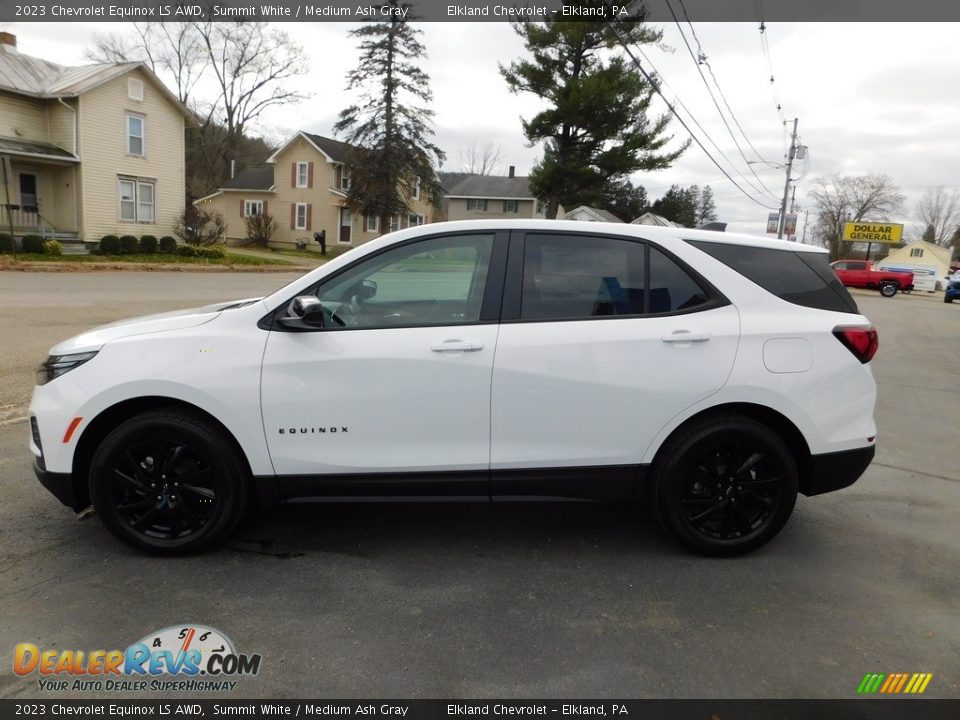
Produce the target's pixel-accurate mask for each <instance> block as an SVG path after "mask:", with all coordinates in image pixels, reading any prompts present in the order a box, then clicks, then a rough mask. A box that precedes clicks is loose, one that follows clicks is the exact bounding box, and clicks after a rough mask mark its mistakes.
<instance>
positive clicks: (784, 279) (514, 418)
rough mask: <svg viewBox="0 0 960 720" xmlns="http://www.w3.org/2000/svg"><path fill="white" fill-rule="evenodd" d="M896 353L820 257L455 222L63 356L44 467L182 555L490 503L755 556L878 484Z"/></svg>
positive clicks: (43, 441)
mask: <svg viewBox="0 0 960 720" xmlns="http://www.w3.org/2000/svg"><path fill="white" fill-rule="evenodd" d="M876 348H877V335H876V331H875V330H874V329H873V328H872V327H871V326H870V323H869V321H868V320H867V319H866V318H865V317H863V316H862V315H860V314H859V312H858V310H857V307H856V304H855V303H854V301H853V299H852V298H851V297H850V295H849V294H848V293H847V291H846V290H845V289H844V288H843V286H842V285H841V284H840V283H839V282H838V281H837V278H836V276H835V275H834V273H833V272H832V270H831V269H830V266H829V265H828V264H827V255H826V254H825V253H824V252H823V251H821V250H819V249H815V248H811V247H806V246H803V245H798V244H796V243H789V242H784V241H773V240H766V239H761V238H755V237H749V236H738V235H732V234H725V233H716V232H709V231H697V230H685V229H678V228H652V227H646V226H636V225H614V224H606V223H602V224H601V223H589V224H587V223H577V222H564V221H545V220H540V221H538V220H530V221H506V220H504V221H483V222H448V223H442V224H437V225H429V226H421V227H418V228H411V229H409V230H404V231H401V232H396V233H392V234H390V235H386V236H383V237H381V238H379V239H377V240H374V241H372V242H369V243H366V244H364V245H363V246H361V247H359V248H356V249H354V250H352V251H350V252H348V253H345V254H344V255H341V256H340V257H338V258H336V259H335V260H332V261H331V262H329V263H327V264H326V265H323V266H322V267H320V268H317V269H316V270H313V271H312V272H309V273H307V274H306V275H304V276H303V277H301V278H299V279H298V280H296V281H294V282H292V283H290V284H289V285H288V286H286V287H284V288H283V289H281V290H279V291H277V292H276V293H274V294H273V295H270V296H269V297H266V298H260V299H252V300H243V301H239V302H233V303H229V304H222V305H213V306H209V307H203V308H198V309H194V310H186V311H183V312H177V313H167V314H164V315H154V316H151V317H146V318H139V319H136V320H131V321H126V322H120V323H115V324H113V325H107V326H104V327H101V328H98V329H95V330H92V331H90V332H87V333H84V334H82V335H78V336H77V337H74V338H73V339H71V340H67V341H66V342H63V343H61V344H59V345H57V346H56V347H54V348H53V349H52V350H51V351H50V356H49V357H48V358H47V360H46V361H45V362H44V363H43V364H42V365H41V367H40V369H39V370H38V385H37V387H36V389H35V390H34V395H33V401H32V403H31V406H30V412H29V414H30V423H31V428H32V437H31V440H30V448H31V450H32V452H33V455H34V459H35V469H36V473H37V475H38V477H39V479H40V481H41V482H42V483H43V484H44V485H45V486H46V487H47V488H48V489H49V490H50V491H51V492H53V494H54V495H56V496H57V497H58V498H59V499H60V500H61V501H62V502H64V503H65V504H66V505H68V506H70V507H72V508H73V509H75V510H78V511H79V510H81V509H83V508H85V507H87V506H89V505H91V504H92V505H93V507H94V508H95V509H96V512H97V514H98V515H99V517H100V519H101V520H102V522H103V524H104V525H105V526H106V527H107V528H108V529H109V530H110V531H111V532H112V533H113V534H114V535H116V536H117V537H118V538H120V539H121V540H123V541H125V542H127V543H130V544H132V545H134V546H136V547H139V548H142V549H144V550H149V551H153V552H158V553H178V552H186V551H192V550H196V549H199V548H203V547H207V546H210V545H212V544H214V543H216V542H217V541H220V540H222V539H223V538H224V537H225V536H227V535H228V534H229V533H230V532H231V530H232V529H233V528H234V527H235V525H236V523H237V522H238V520H239V518H240V517H241V515H242V514H243V512H244V510H245V509H246V507H247V506H248V505H249V504H251V503H256V504H258V505H260V506H270V505H272V504H275V503H278V502H284V501H288V500H292V499H330V498H336V499H338V500H343V499H346V498H354V499H357V500H360V499H367V500H370V499H378V500H382V499H386V498H399V497H420V498H431V499H438V498H446V499H453V498H454V497H461V498H462V497H470V498H474V499H476V498H482V499H485V500H502V499H518V498H527V499H536V498H540V499H543V498H573V499H594V500H608V501H624V502H636V503H651V504H652V505H653V507H654V509H655V511H656V514H657V516H658V517H659V520H660V522H661V523H662V525H663V526H664V527H665V528H666V529H667V530H668V531H669V532H670V533H671V534H672V535H673V536H674V537H675V538H676V539H677V540H679V541H680V542H681V543H683V544H684V545H686V546H687V547H688V548H691V549H693V550H695V551H698V552H701V553H705V554H711V555H733V554H738V553H743V552H747V551H749V550H752V549H754V548H757V547H759V546H761V545H763V544H764V543H766V542H767V541H768V540H770V539H771V538H772V537H773V536H774V535H776V534H777V533H778V532H779V530H780V529H781V528H782V527H783V525H784V523H785V522H786V521H787V518H788V517H789V516H790V513H791V512H792V510H793V507H794V503H795V501H796V496H797V493H798V492H800V493H803V494H805V495H816V494H819V493H824V492H828V491H830V490H836V489H839V488H843V487H846V486H848V485H850V484H851V483H853V482H854V481H855V480H856V479H857V478H858V477H859V476H860V475H861V474H862V473H863V471H864V469H865V468H866V467H867V465H868V464H869V463H870V460H871V459H872V457H873V453H874V442H875V435H876V429H875V426H874V420H873V409H874V400H875V396H876V386H875V383H874V379H873V375H872V372H871V369H870V365H869V364H868V363H869V361H870V359H871V358H872V357H873V354H874V352H875V351H876Z"/></svg>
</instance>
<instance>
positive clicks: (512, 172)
mask: <svg viewBox="0 0 960 720" xmlns="http://www.w3.org/2000/svg"><path fill="white" fill-rule="evenodd" d="M13 42H14V45H16V42H17V40H16V38H14V40H13ZM516 173H517V168H516V167H515V166H513V165H511V166H510V174H509V177H513V176H514V175H516Z"/></svg>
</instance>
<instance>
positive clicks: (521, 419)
mask: <svg viewBox="0 0 960 720" xmlns="http://www.w3.org/2000/svg"><path fill="white" fill-rule="evenodd" d="M521 260H522V268H523V270H522V273H520V272H514V268H516V267H517V266H518V265H519V264H520V261H521ZM508 277H509V278H512V279H513V281H512V283H511V282H510V281H508V286H507V289H506V292H505V298H516V299H517V302H515V304H514V307H508V300H507V299H505V302H504V316H503V321H502V325H501V329H500V336H499V339H498V342H497V358H496V363H495V365H494V372H493V391H492V401H491V407H492V416H491V427H492V431H491V451H490V462H491V469H492V471H493V475H492V477H493V486H492V488H493V495H494V496H497V495H511V494H513V495H515V494H520V495H568V496H573V497H616V496H620V495H629V493H630V492H632V487H633V478H634V477H635V469H636V467H637V465H638V464H639V463H640V462H642V459H643V456H644V453H645V451H646V450H647V447H648V446H649V445H650V443H651V442H652V441H653V439H654V438H655V437H656V435H657V433H658V432H659V431H660V430H661V429H662V428H663V427H664V426H665V425H666V424H667V423H668V422H669V421H670V420H671V419H672V418H674V417H675V416H676V415H677V414H679V413H681V412H683V411H684V410H685V409H686V408H688V407H689V406H691V405H693V404H694V403H696V402H698V401H700V400H702V399H704V398H706V397H708V396H709V395H711V394H713V393H715V392H717V391H718V390H719V389H720V388H721V387H722V386H723V384H724V382H725V381H726V378H727V376H728V375H729V373H730V370H731V368H732V366H733V362H734V357H735V354H736V350H737V344H738V339H739V327H740V322H739V314H738V312H737V310H736V309H735V308H734V307H733V306H731V305H729V304H727V303H726V302H725V301H723V300H722V299H721V298H719V297H717V296H715V295H713V294H712V291H710V290H709V289H707V288H705V287H704V286H703V285H702V284H701V283H700V281H698V280H696V279H695V278H694V277H692V276H691V274H689V273H688V272H687V271H686V270H685V269H684V268H683V267H682V266H681V265H680V264H679V263H677V262H676V261H675V260H674V259H672V258H671V257H670V256H668V255H667V254H666V253H664V252H662V251H661V250H659V249H658V248H657V247H656V246H653V245H649V246H648V245H646V244H645V243H643V242H639V241H634V240H626V239H615V238H605V237H590V236H581V235H572V234H571V235H561V234H527V236H526V238H525V242H524V247H523V249H522V255H520V254H519V253H516V254H515V253H514V249H513V247H511V269H510V270H508ZM514 284H521V285H522V287H521V288H520V289H519V291H517V290H515V289H514V287H513V285H514ZM508 318H512V321H511V320H509V319H508ZM537 468H553V469H554V471H553V472H535V469H537ZM565 471H566V472H565Z"/></svg>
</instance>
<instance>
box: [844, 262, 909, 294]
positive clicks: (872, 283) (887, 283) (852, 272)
mask: <svg viewBox="0 0 960 720" xmlns="http://www.w3.org/2000/svg"><path fill="white" fill-rule="evenodd" d="M830 265H831V267H833V271H834V272H835V273H836V274H837V277H838V278H840V282H842V283H843V284H844V285H845V286H846V287H855V288H868V289H870V290H879V291H880V294H881V295H883V296H884V297H893V296H894V295H896V294H897V290H903V291H905V292H910V291H911V290H913V273H908V272H900V271H897V270H874V269H873V263H872V262H870V261H869V260H837V261H836V262H834V263H831V264H830Z"/></svg>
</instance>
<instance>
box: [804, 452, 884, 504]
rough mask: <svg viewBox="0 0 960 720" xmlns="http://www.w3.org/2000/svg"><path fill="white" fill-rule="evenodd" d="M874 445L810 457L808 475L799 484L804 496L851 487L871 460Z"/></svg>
mask: <svg viewBox="0 0 960 720" xmlns="http://www.w3.org/2000/svg"><path fill="white" fill-rule="evenodd" d="M876 451H877V446H876V445H870V446H869V447H865V448H857V449H856V450H843V451H841V452H833V453H823V454H821V455H811V456H810V466H809V473H808V474H807V477H806V478H804V479H803V480H801V482H800V492H801V493H803V494H804V495H822V494H823V493H828V492H833V491H834V490H842V489H843V488H845V487H850V486H851V485H853V484H854V483H855V482H856V481H857V480H858V479H859V478H860V476H861V475H863V471H864V470H866V469H867V466H868V465H869V464H870V462H871V461H872V460H873V455H874V453H875V452H876Z"/></svg>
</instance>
